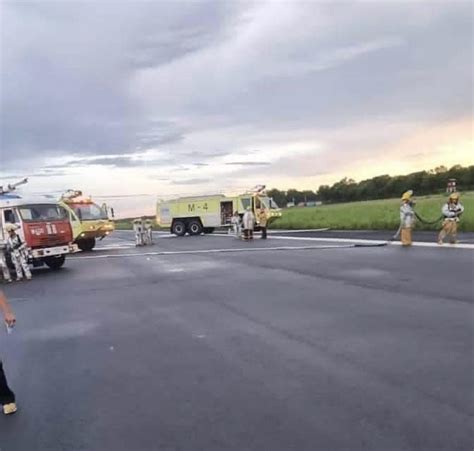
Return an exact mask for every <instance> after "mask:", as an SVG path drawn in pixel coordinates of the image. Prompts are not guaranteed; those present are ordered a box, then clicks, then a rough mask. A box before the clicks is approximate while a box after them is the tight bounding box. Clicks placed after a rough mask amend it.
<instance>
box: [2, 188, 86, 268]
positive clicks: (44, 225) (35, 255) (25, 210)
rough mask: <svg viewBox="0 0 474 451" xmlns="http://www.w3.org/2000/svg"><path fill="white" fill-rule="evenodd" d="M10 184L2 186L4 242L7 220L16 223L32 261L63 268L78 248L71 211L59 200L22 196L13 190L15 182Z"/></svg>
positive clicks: (40, 264) (37, 263) (36, 263)
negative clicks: (70, 218) (74, 236)
mask: <svg viewBox="0 0 474 451" xmlns="http://www.w3.org/2000/svg"><path fill="white" fill-rule="evenodd" d="M24 183H26V182H24ZM17 185H18V184H17ZM9 188H12V189H10V190H7V191H5V190H3V189H1V188H0V242H1V241H4V240H5V239H6V236H7V232H6V231H5V226H6V224H8V223H11V224H16V225H17V226H18V230H17V233H18V234H19V235H20V237H21V239H22V240H23V241H24V242H25V243H26V244H27V246H28V248H29V249H30V255H29V262H30V263H31V264H33V266H35V267H37V266H42V265H44V264H46V265H47V266H49V267H50V268H52V269H59V268H60V267H61V266H63V264H64V262H65V260H66V255H67V254H69V253H72V252H76V251H77V250H78V248H77V245H75V244H72V241H73V235H72V228H71V223H70V222H69V216H68V213H67V212H66V210H65V209H64V207H61V206H60V205H59V204H58V202H56V201H55V200H52V199H49V198H46V197H44V198H26V197H21V196H19V195H18V194H16V193H13V192H12V191H14V186H12V185H10V186H9Z"/></svg>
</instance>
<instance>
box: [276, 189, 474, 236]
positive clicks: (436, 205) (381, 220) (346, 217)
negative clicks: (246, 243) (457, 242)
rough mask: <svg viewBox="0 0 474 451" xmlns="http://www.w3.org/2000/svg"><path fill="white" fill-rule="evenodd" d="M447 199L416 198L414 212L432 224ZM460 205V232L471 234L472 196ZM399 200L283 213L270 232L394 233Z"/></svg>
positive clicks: (431, 227) (420, 226) (419, 225)
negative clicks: (319, 230)
mask: <svg viewBox="0 0 474 451" xmlns="http://www.w3.org/2000/svg"><path fill="white" fill-rule="evenodd" d="M445 202H446V196H439V195H433V196H425V197H417V198H416V207H415V210H416V212H417V213H418V214H419V215H420V216H421V217H422V218H423V219H425V220H427V221H433V220H435V219H436V218H438V217H439V216H440V215H441V207H442V205H443V204H444V203H445ZM461 203H462V204H463V205H464V208H465V212H464V215H463V216H462V218H461V222H460V224H459V227H460V230H462V231H466V232H467V231H469V232H473V231H474V192H468V193H463V194H462V197H461ZM399 207H400V200H399V199H386V200H374V201H366V202H351V203H345V204H333V205H321V206H318V207H308V208H305V207H294V208H289V209H285V210H284V211H283V216H282V218H281V219H279V220H278V221H276V222H274V223H273V224H272V228H273V229H313V228H323V227H329V228H331V229H348V230H357V229H358V230H364V229H365V230H397V228H398V226H399V224H400V216H399ZM416 227H417V229H420V230H435V229H438V228H439V227H440V223H439V222H438V223H436V224H434V225H426V224H422V223H420V222H417V225H416Z"/></svg>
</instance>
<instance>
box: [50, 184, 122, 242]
mask: <svg viewBox="0 0 474 451" xmlns="http://www.w3.org/2000/svg"><path fill="white" fill-rule="evenodd" d="M59 203H60V205H62V206H63V207H65V208H66V209H67V211H68V212H69V220H70V221H71V225H72V229H73V234H74V242H75V243H76V244H77V245H78V247H79V249H81V250H83V251H91V250H92V249H93V248H94V246H95V243H96V239H97V238H99V239H100V240H102V239H104V238H105V237H106V236H107V235H110V234H111V233H112V232H113V231H114V230H115V225H114V223H113V221H111V220H110V219H109V217H108V212H107V207H106V206H105V205H104V206H102V207H99V206H98V205H97V204H96V203H94V202H93V201H92V199H91V198H90V197H88V196H84V195H83V194H82V192H81V191H76V190H68V191H66V192H65V193H64V194H63V195H62V196H61V199H60V202H59Z"/></svg>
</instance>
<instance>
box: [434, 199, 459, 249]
mask: <svg viewBox="0 0 474 451" xmlns="http://www.w3.org/2000/svg"><path fill="white" fill-rule="evenodd" d="M441 211H442V213H443V216H444V221H443V228H442V229H441V231H440V232H439V236H438V244H443V243H444V239H445V238H446V236H449V238H450V243H451V244H455V243H457V240H456V238H457V233H458V222H459V218H460V216H461V215H462V214H463V212H464V207H463V206H462V204H461V203H460V202H459V193H451V194H450V196H449V198H448V202H446V203H445V204H444V205H443V208H442V209H441Z"/></svg>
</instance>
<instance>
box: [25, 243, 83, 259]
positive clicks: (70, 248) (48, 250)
mask: <svg viewBox="0 0 474 451" xmlns="http://www.w3.org/2000/svg"><path fill="white" fill-rule="evenodd" d="M74 252H79V248H78V247H77V244H65V245H63V246H54V247H45V248H43V249H32V250H31V251H30V256H31V257H32V258H44V257H57V256H58V255H63V254H72V253H74Z"/></svg>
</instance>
